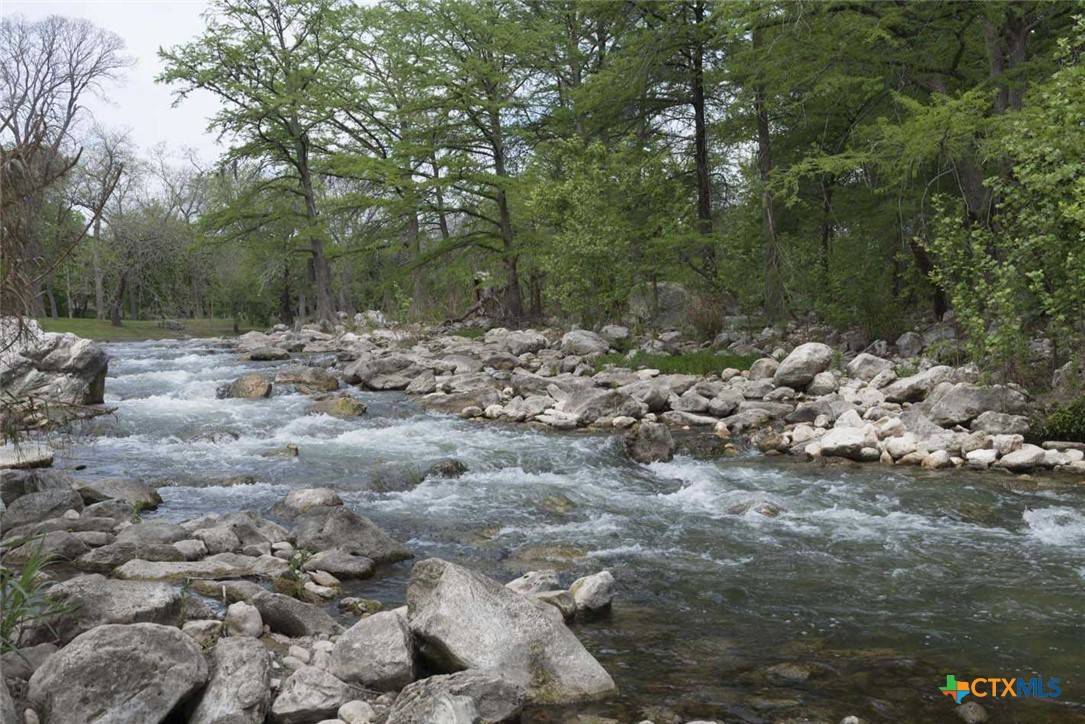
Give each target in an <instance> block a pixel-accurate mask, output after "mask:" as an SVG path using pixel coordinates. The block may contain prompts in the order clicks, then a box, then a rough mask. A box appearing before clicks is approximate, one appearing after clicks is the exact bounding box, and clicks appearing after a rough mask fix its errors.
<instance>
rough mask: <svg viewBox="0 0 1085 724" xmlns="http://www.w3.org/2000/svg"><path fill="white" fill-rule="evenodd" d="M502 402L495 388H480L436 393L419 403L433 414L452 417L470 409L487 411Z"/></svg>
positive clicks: (421, 399) (425, 397)
mask: <svg viewBox="0 0 1085 724" xmlns="http://www.w3.org/2000/svg"><path fill="white" fill-rule="evenodd" d="M500 402H501V396H500V395H499V394H498V393H497V390H495V389H494V388H493V387H479V388H477V389H473V390H469V391H466V392H452V393H449V394H445V393H441V392H438V393H434V394H431V395H424V396H423V397H422V398H420V399H419V401H418V403H419V404H420V405H422V407H423V409H426V410H430V411H432V412H444V413H448V414H452V415H456V414H459V413H460V412H461V411H462V410H465V409H466V408H468V407H477V408H479V409H480V410H485V409H486V408H487V407H489V406H490V405H496V404H499V403H500Z"/></svg>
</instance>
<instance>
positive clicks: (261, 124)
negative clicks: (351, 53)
mask: <svg viewBox="0 0 1085 724" xmlns="http://www.w3.org/2000/svg"><path fill="white" fill-rule="evenodd" d="M353 10H354V8H353V6H352V5H347V4H344V3H341V2H338V1H337V0H216V2H214V3H213V4H212V6H211V9H210V10H209V12H208V13H207V15H206V18H207V27H206V29H205V30H204V33H203V35H202V36H201V37H200V38H199V39H198V40H195V41H193V42H191V43H188V44H185V45H181V46H177V47H174V48H171V49H169V50H161V51H160V55H161V57H162V59H163V60H164V61H165V63H166V69H165V72H163V73H162V75H161V76H159V80H160V81H162V82H166V83H177V84H178V86H179V87H180V89H179V90H178V99H181V98H184V97H185V96H186V95H187V94H188V93H190V92H192V91H193V90H195V89H203V90H207V91H210V92H211V93H214V94H215V95H216V96H218V98H219V99H220V100H221V101H222V110H220V111H219V112H218V113H216V114H215V115H214V117H213V118H212V119H211V126H212V128H215V129H217V130H219V131H220V132H221V133H223V134H225V135H226V136H227V137H228V138H229V140H230V142H231V148H230V151H229V152H228V154H227V159H228V160H242V159H257V160H263V161H267V162H269V163H271V164H273V165H274V167H275V169H276V171H275V173H274V175H272V176H271V177H270V178H268V180H267V182H266V183H267V184H271V185H276V186H279V187H281V188H282V190H283V191H284V192H285V193H288V194H293V195H295V196H296V197H297V198H298V199H299V200H300V205H299V207H298V208H299V213H298V217H299V218H298V222H299V226H300V231H301V233H302V234H304V235H305V236H306V237H307V239H308V243H309V253H310V263H311V267H310V268H311V269H312V276H313V279H314V282H315V289H316V316H317V317H318V318H319V319H321V320H326V321H331V320H332V319H333V318H334V316H335V297H334V292H333V288H332V272H331V265H330V263H329V260H328V254H327V248H326V246H327V242H328V235H327V233H326V230H325V228H324V225H323V219H322V218H321V208H320V194H319V173H320V171H319V164H320V158H319V154H318V151H317V146H318V139H319V137H320V135H321V134H323V133H325V132H326V126H327V123H328V119H329V118H330V117H331V116H332V114H333V113H334V112H335V111H336V109H335V108H333V107H331V106H330V105H329V104H327V103H326V99H325V97H324V96H323V94H322V93H321V91H320V89H321V88H322V87H323V86H324V84H325V83H326V82H327V74H328V73H329V72H331V70H332V69H331V68H330V67H329V61H330V60H331V59H333V58H336V57H338V54H337V50H338V49H339V48H340V47H341V46H342V45H343V44H344V43H345V42H346V40H347V38H346V35H345V34H344V32H343V28H344V25H345V23H344V16H345V15H346V14H347V13H350V12H353ZM287 208H292V207H287Z"/></svg>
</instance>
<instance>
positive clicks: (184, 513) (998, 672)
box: [57, 340, 1085, 722]
mask: <svg viewBox="0 0 1085 724" xmlns="http://www.w3.org/2000/svg"><path fill="white" fill-rule="evenodd" d="M108 350H109V353H110V354H111V355H112V361H111V363H110V373H109V378H108V380H107V384H106V402H107V404H109V405H111V406H115V407H116V408H117V411H116V413H115V414H113V415H111V416H109V417H105V418H100V419H99V420H97V421H95V422H94V423H92V424H91V426H90V427H89V429H88V430H87V434H86V435H84V436H77V437H75V438H73V440H72V441H71V443H70V446H69V447H68V448H67V449H66V450H64V452H63V453H62V454H61V455H60V457H59V458H58V461H57V465H58V466H59V467H74V466H85V470H84V472H83V473H81V474H82V475H93V476H115V475H126V476H135V477H140V478H143V479H145V480H147V481H148V482H155V483H158V484H160V485H163V487H162V488H160V491H159V492H160V493H161V495H162V498H163V500H164V503H163V505H162V506H161V507H160V508H159V509H158V510H157V511H156V512H154V513H151V514H147V516H148V517H163V518H168V519H178V520H179V519H185V518H189V517H193V516H196V515H200V514H203V513H207V512H229V511H234V510H243V509H252V510H260V511H266V510H267V509H268V508H269V507H270V506H271V505H272V504H273V503H274V502H275V501H276V500H278V499H279V498H281V497H282V496H283V495H284V494H285V493H286V492H287V491H289V490H291V489H295V488H301V487H314V486H327V487H331V488H334V489H335V490H337V491H338V492H339V494H340V496H341V497H342V498H343V500H344V501H345V503H346V504H347V505H349V506H350V507H351V508H353V509H355V510H357V511H358V512H360V513H363V514H365V515H367V516H369V517H370V518H372V519H373V520H374V521H375V522H377V523H378V524H379V525H381V526H382V527H384V528H385V529H386V530H388V531H389V532H390V533H392V534H393V535H395V536H397V537H398V538H400V539H401V540H404V541H406V542H407V544H408V546H409V547H410V548H411V549H412V550H413V551H414V552H415V554H416V556H417V559H422V558H426V557H430V556H439V557H443V558H447V559H450V560H455V561H457V562H462V563H465V564H467V565H469V566H471V567H473V568H476V569H478V570H480V571H482V572H484V573H486V574H488V575H491V576H493V577H495V578H498V579H500V580H508V579H511V578H513V577H515V576H517V575H519V574H520V573H522V572H523V571H525V570H531V569H537V568H556V569H557V570H558V571H559V575H560V576H561V579H562V582H563V583H564V584H567V583H570V582H571V581H572V580H573V579H574V578H576V577H578V576H580V575H583V574H585V573H590V572H594V571H598V570H601V569H604V568H605V569H609V570H610V571H611V572H612V573H613V574H614V575H615V577H616V578H617V580H618V583H619V594H618V598H617V600H616V603H615V606H614V611H613V613H612V614H611V615H610V616H609V617H607V618H605V619H603V620H599V621H593V622H584V623H578V624H576V625H575V626H574V630H575V631H576V633H577V635H578V636H579V637H580V638H581V640H582V641H583V642H584V643H585V645H586V646H587V647H588V649H589V650H590V651H591V652H592V653H593V654H594V655H595V656H596V657H597V658H598V659H599V660H600V662H601V663H602V664H603V665H604V666H605V667H606V668H607V670H608V671H609V672H610V673H611V674H612V676H613V677H614V679H615V681H616V682H617V683H618V686H619V687H620V689H621V692H622V693H621V696H620V698H618V699H617V700H615V701H612V702H608V703H604V704H600V705H598V706H594V707H589V708H588V709H581V710H583V711H587V710H590V711H592V712H593V713H597V714H600V715H606V716H613V717H616V718H618V719H620V720H622V721H629V720H632V721H637V720H639V719H642V718H655V720H656V721H657V722H663V721H667V717H668V716H670V715H671V714H673V715H675V716H676V717H679V718H682V719H690V718H697V717H702V718H713V717H714V718H717V719H719V720H721V721H750V722H756V721H776V720H780V719H787V718H795V719H801V718H802V717H807V718H808V719H809V720H811V721H821V720H823V721H832V722H836V721H838V720H839V719H840V718H842V717H844V716H846V715H849V714H854V715H857V716H861V717H863V718H864V719H867V720H868V721H947V722H948V721H958V720H957V719H956V718H955V716H954V714H953V710H954V705H953V702H952V701H951V700H950V699H948V698H946V697H944V696H942V694H941V692H939V690H938V687H939V686H942V685H943V684H944V682H945V676H946V674H954V675H955V676H956V677H957V678H958V679H959V680H961V679H971V678H976V677H1004V678H1007V679H1008V678H1013V677H1018V678H1021V677H1024V678H1031V677H1034V676H1036V677H1042V678H1043V679H1044V680H1047V679H1050V678H1058V679H1059V680H1060V681H1059V686H1060V688H1061V691H1062V694H1061V696H1060V697H1058V698H1057V699H1049V698H1044V699H1035V698H1011V699H990V698H988V699H984V700H983V702H982V703H983V704H984V706H985V707H987V709H988V710H989V711H990V712H991V714H992V718H993V720H994V721H1021V722H1026V721H1027V722H1044V721H1051V722H1070V721H1075V722H1078V721H1085V489H1083V486H1081V485H1076V486H1075V485H1073V484H1050V485H1048V484H1043V485H1039V486H1036V485H1033V484H1030V483H1029V482H1027V481H1026V482H1024V483H1021V482H1020V481H1017V480H1016V479H1014V478H1012V477H1011V476H1009V475H1007V474H1005V473H995V472H990V473H983V474H980V473H962V472H950V473H937V474H936V473H929V472H921V471H919V470H918V469H887V468H885V467H884V466H878V465H874V466H857V465H851V466H846V467H845V466H815V465H807V464H801V463H795V462H790V461H784V460H782V459H781V458H770V457H764V456H761V455H755V454H749V455H739V456H736V457H732V458H722V459H711V460H705V459H697V458H694V457H690V456H678V457H676V458H675V460H673V461H672V462H668V463H656V464H652V465H647V466H643V465H638V464H635V463H633V462H631V461H629V459H628V458H627V457H626V456H625V454H624V451H623V449H622V445H621V441H620V439H619V438H618V437H616V436H614V435H608V434H602V433H586V432H578V433H554V432H547V431H543V430H537V429H534V428H532V427H529V426H525V425H504V424H496V423H490V422H479V421H466V420H461V419H458V418H455V417H450V416H442V415H433V414H427V413H424V412H422V411H421V410H420V409H419V408H418V407H417V406H416V405H415V404H413V403H412V402H411V400H410V399H409V398H407V397H406V396H405V395H402V394H399V393H362V392H352V394H357V396H358V397H360V398H361V399H362V400H364V401H365V402H366V404H367V405H368V406H369V410H368V412H367V413H366V414H365V415H364V416H362V417H359V418H356V419H349V420H344V419H336V418H331V417H328V416H325V415H313V416H309V415H306V414H305V408H306V407H307V405H308V404H309V402H310V400H309V398H307V397H306V396H304V395H299V394H291V393H287V392H285V391H283V390H277V391H276V394H275V395H274V396H273V397H272V398H270V399H266V400H256V401H253V400H233V399H230V400H220V399H217V398H216V395H215V391H216V388H217V387H218V386H219V385H221V384H223V383H225V382H228V381H230V380H232V379H234V378H235V377H237V376H238V375H240V374H242V373H245V372H251V371H260V370H267V371H269V372H273V371H274V368H275V366H276V365H281V364H285V363H256V362H240V361H238V360H237V359H236V354H235V353H234V352H233V351H231V350H230V349H229V348H228V347H226V346H225V345H224V344H222V343H220V342H216V341H208V340H202V341H201V340H197V341H179V342H178V341H160V342H141V343H123V344H110V345H108ZM223 431H229V432H232V433H234V434H236V435H237V436H238V437H237V439H236V440H235V439H232V438H230V437H227V438H225V439H224V440H223V439H220V440H219V441H217V442H211V441H202V442H199V441H196V442H194V441H191V438H192V437H194V436H197V435H200V434H202V433H213V432H223ZM222 437H223V436H221V435H220V436H219V438H222ZM286 445H297V446H298V448H299V450H300V455H298V456H297V457H282V456H275V455H272V456H267V457H265V456H262V455H261V453H263V452H265V451H274V450H278V449H280V448H284V447H285V446H286ZM450 457H454V458H457V459H459V460H460V461H462V462H463V463H465V464H466V465H467V468H468V472H467V473H466V474H464V475H463V476H462V477H460V478H457V479H452V480H448V479H429V480H426V481H424V482H421V483H418V480H419V479H420V477H421V474H422V472H423V471H425V470H426V469H427V468H428V467H429V466H430V465H432V464H433V463H435V462H437V461H439V460H443V459H447V458H450ZM236 475H252V476H254V477H255V478H256V480H257V482H256V484H253V485H244V486H236V487H222V486H218V485H214V484H211V485H209V484H208V483H209V482H213V481H218V480H221V479H223V478H227V477H230V476H236ZM759 511H762V512H777V511H778V514H776V515H774V516H766V515H763V514H762V512H759ZM409 571H410V562H407V563H404V564H400V565H398V566H394V567H392V568H391V569H388V570H387V571H385V572H384V573H382V574H381V575H380V576H379V577H378V578H377V579H374V580H370V581H366V582H362V583H361V584H360V585H359V586H357V587H355V588H354V589H352V592H353V593H356V594H357V595H363V596H366V597H369V598H377V599H380V600H382V601H384V602H385V603H386V604H387V605H400V604H402V602H403V600H404V591H405V584H406V581H407V578H408V576H409ZM552 715H554V713H553V712H535V713H532V714H530V715H529V719H530V720H545V719H547V718H548V717H550V716H552Z"/></svg>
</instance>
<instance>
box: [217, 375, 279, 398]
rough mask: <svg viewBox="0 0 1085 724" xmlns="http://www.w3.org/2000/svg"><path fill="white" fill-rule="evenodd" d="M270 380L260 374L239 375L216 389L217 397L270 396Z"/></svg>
mask: <svg viewBox="0 0 1085 724" xmlns="http://www.w3.org/2000/svg"><path fill="white" fill-rule="evenodd" d="M271 389H272V384H271V380H270V379H268V378H267V377H265V376H264V375H261V374H256V373H253V374H248V375H241V376H240V377H238V378H237V379H236V380H234V381H233V382H231V383H230V384H228V385H224V386H223V387H221V388H220V389H219V390H218V396H219V397H230V398H237V399H242V400H259V399H261V398H264V397H271Z"/></svg>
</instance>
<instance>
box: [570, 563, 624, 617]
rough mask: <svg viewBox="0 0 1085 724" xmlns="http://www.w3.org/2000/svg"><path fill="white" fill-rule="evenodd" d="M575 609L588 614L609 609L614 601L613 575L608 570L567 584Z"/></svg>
mask: <svg viewBox="0 0 1085 724" xmlns="http://www.w3.org/2000/svg"><path fill="white" fill-rule="evenodd" d="M569 593H571V594H573V600H574V601H576V607H577V610H579V611H583V612H585V613H589V614H597V613H602V612H604V611H607V610H609V609H610V605H611V602H613V601H614V576H613V575H612V574H611V572H610V571H600V572H599V573H594V574H592V575H590V576H584V577H583V578H578V579H577V580H575V581H573V585H571V586H569Z"/></svg>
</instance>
